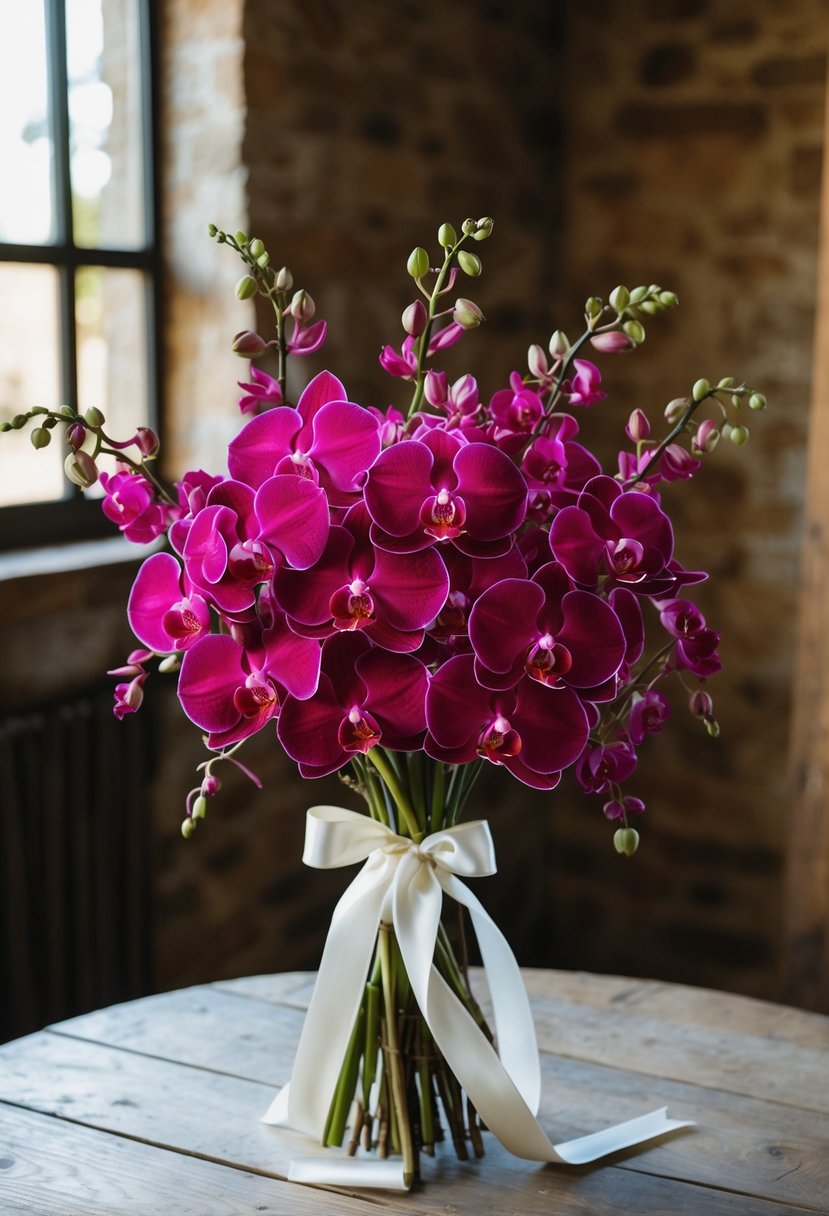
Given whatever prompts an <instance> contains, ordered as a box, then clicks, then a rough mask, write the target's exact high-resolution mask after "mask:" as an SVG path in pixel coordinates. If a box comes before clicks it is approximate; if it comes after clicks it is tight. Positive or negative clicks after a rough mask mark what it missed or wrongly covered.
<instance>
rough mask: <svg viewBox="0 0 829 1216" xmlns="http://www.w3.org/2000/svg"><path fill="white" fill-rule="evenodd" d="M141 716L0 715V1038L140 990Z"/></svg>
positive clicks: (98, 698)
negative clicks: (122, 719)
mask: <svg viewBox="0 0 829 1216" xmlns="http://www.w3.org/2000/svg"><path fill="white" fill-rule="evenodd" d="M149 713H150V706H149V705H145V706H144V708H143V709H142V712H141V713H140V714H138V715H136V716H134V717H131V718H128V719H125V720H124V721H123V722H117V721H116V720H115V719H114V717H113V715H112V688H111V687H107V688H105V689H103V688H102V689H95V690H92V691H91V692H88V693H86V694H84V695H83V696H78V697H77V698H75V699H73V700H72V701H71V702H69V703H65V704H61V705H56V706H51V707H47V708H45V709H42V710H38V711H31V712H26V713H25V714H20V715H16V716H9V717H7V718H6V719H5V720H2V721H0V1041H4V1040H5V1039H8V1038H14V1037H17V1036H18V1035H22V1034H26V1033H28V1032H29V1031H32V1030H36V1029H39V1028H40V1027H42V1026H44V1025H46V1024H47V1023H49V1022H54V1021H59V1020H61V1019H63V1018H67V1017H71V1016H73V1015H74V1014H77V1013H84V1012H86V1011H88V1010H90V1009H95V1008H98V1007H100V1006H103V1005H110V1004H113V1003H114V1002H117V1001H123V1000H128V999H130V998H132V997H135V996H140V995H143V994H145V993H146V992H147V991H148V985H149V976H150V904H149V781H150V769H151V759H152V757H151V751H152V746H151V744H152V731H151V722H150V720H149V716H148V715H149Z"/></svg>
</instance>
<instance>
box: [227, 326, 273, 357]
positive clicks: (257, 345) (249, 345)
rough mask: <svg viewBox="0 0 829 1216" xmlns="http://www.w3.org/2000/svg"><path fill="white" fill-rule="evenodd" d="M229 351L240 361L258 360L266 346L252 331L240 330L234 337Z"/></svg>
mask: <svg viewBox="0 0 829 1216" xmlns="http://www.w3.org/2000/svg"><path fill="white" fill-rule="evenodd" d="M230 349H231V350H232V351H233V353H234V355H239V356H240V357H241V358H242V359H258V358H259V357H260V355H264V353H265V351H266V350H267V349H268V344H267V342H266V341H265V339H264V338H263V337H261V336H260V335H259V334H257V333H254V331H253V330H252V329H241V330H240V331H239V333H238V334H236V336H235V337H234V339H233V342H232V343H231V347H230Z"/></svg>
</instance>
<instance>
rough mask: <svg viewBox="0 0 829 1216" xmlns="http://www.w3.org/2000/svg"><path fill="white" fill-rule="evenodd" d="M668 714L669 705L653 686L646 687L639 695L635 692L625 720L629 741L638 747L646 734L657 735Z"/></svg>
mask: <svg viewBox="0 0 829 1216" xmlns="http://www.w3.org/2000/svg"><path fill="white" fill-rule="evenodd" d="M670 716H671V707H670V705H669V704H668V702H667V700H666V698H665V697H663V695H662V693H661V692H657V691H656V689H655V688H651V689H648V691H647V692H645V693H643V694H642V695H641V696H640V695H639V694H638V693H635V694H634V696H633V700H632V702H631V707H630V713H629V714H628V720H627V732H628V736H629V738H630V741H631V743H634V744H636V746H637V747H638V746H639V744H640V743H642V742H643V741H644V738H645V736H646V735H658V734H659V732H660V731H661V730H662V727H663V726H664V724H665V723H666V722H667V720H668V718H669V717H670Z"/></svg>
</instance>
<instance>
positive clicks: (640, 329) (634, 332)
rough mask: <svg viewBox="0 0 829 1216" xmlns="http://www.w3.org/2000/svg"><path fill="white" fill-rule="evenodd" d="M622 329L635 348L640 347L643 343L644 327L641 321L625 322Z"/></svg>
mask: <svg viewBox="0 0 829 1216" xmlns="http://www.w3.org/2000/svg"><path fill="white" fill-rule="evenodd" d="M622 329H623V330H624V331H625V333H626V334H627V336H628V337H629V338H630V340H631V342H635V343H636V345H637V346H641V344H642V343H643V342H644V341H645V327H644V325H643V324H642V322H641V321H625V323H624V325H623V326H622Z"/></svg>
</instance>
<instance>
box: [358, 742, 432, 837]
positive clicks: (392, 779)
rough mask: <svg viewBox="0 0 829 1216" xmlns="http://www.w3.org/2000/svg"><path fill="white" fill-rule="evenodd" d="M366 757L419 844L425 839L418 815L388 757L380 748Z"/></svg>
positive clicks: (373, 750)
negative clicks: (381, 779)
mask: <svg viewBox="0 0 829 1216" xmlns="http://www.w3.org/2000/svg"><path fill="white" fill-rule="evenodd" d="M366 755H367V756H368V759H369V760H370V761H371V763H372V764H373V765H374V767H375V768H376V769H377V772H378V773H379V774H380V776H381V777H382V778H383V781H384V782H385V784H386V789H387V790H388V791H389V793H390V794H391V796H392V798H393V799H394V804H395V806H396V807H397V809H398V811H399V812H400V815H401V818H402V819H403V821H404V822H405V824H406V830H407V831H408V833H409V835H410V836H411V838H412V840H413V841H414V842H415V844H419V842H420V841H421V840H422V839H423V831H422V830H421V827H420V824H419V823H418V821H417V815H416V814H415V810H414V808H413V806H412V804H411V802H410V800H409V796H408V794H407V793H406V791H405V790H404V789H403V786H402V785H401V783H400V780H399V779H398V777H397V774H396V773H395V771H394V769H393V768H392V765H391V764H390V763H389V760H388V757H387V756H385V755H384V753H383V752H382V751H381V750H380V748H378V747H373V748H372V749H371V751H369V752H367V753H366Z"/></svg>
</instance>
